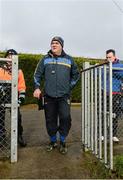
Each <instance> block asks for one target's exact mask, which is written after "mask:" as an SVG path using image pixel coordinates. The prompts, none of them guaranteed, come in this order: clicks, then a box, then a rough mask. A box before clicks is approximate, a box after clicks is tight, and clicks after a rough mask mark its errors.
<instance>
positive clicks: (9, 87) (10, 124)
mask: <svg viewBox="0 0 123 180" xmlns="http://www.w3.org/2000/svg"><path fill="white" fill-rule="evenodd" d="M10 61H12V77H11V79H10V80H2V77H1V78H0V158H3V157H10V158H11V162H16V161H17V112H18V111H17V110H18V90H17V87H18V56H12V59H7V58H0V68H2V69H4V66H5V64H6V63H7V62H10ZM0 76H1V74H0Z"/></svg>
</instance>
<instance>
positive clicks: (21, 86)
mask: <svg viewBox="0 0 123 180" xmlns="http://www.w3.org/2000/svg"><path fill="white" fill-rule="evenodd" d="M11 79H12V75H11V74H10V73H9V71H7V70H5V69H4V68H0V80H11ZM25 92H26V84H25V79H24V74H23V72H22V70H21V69H19V71H18V93H19V97H18V98H21V97H22V98H25Z"/></svg>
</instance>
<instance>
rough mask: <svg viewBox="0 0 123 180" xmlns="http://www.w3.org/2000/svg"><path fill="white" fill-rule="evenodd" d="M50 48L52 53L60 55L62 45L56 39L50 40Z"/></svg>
mask: <svg viewBox="0 0 123 180" xmlns="http://www.w3.org/2000/svg"><path fill="white" fill-rule="evenodd" d="M51 50H52V52H53V54H56V55H61V52H62V46H61V44H60V43H59V42H58V41H52V42H51Z"/></svg>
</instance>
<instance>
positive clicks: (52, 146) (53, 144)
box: [46, 142, 67, 154]
mask: <svg viewBox="0 0 123 180" xmlns="http://www.w3.org/2000/svg"><path fill="white" fill-rule="evenodd" d="M57 146H58V145H57V143H56V142H50V144H49V145H48V146H47V148H46V150H47V152H51V151H52V150H53V149H55V148H57ZM59 152H60V153H61V154H66V153H67V147H66V144H65V142H60V147H59Z"/></svg>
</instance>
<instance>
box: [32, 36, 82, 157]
mask: <svg viewBox="0 0 123 180" xmlns="http://www.w3.org/2000/svg"><path fill="white" fill-rule="evenodd" d="M63 46H64V40H63V39H62V38H61V37H54V38H53V39H52V40H51V50H50V51H49V52H48V54H47V55H46V56H45V57H44V58H43V59H42V60H40V61H39V63H38V65H37V68H36V70H35V73H34V87H35V90H34V93H33V95H34V97H36V98H38V99H39V98H40V96H41V94H42V92H41V90H40V81H41V80H42V79H43V77H44V102H45V103H44V110H45V118H46V128H47V132H48V135H49V137H50V144H49V146H48V147H47V151H52V150H53V149H54V148H55V147H57V135H58V134H57V132H59V135H60V152H61V153H62V154H65V153H67V147H66V143H65V140H66V137H67V135H68V133H69V130H70V128H71V115H70V94H71V90H72V89H73V87H74V86H75V85H76V83H77V81H78V80H79V77H80V75H79V71H78V68H77V65H76V64H75V62H74V60H73V58H72V57H70V56H69V55H67V54H66V53H65V52H64V50H63ZM58 120H59V121H58Z"/></svg>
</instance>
